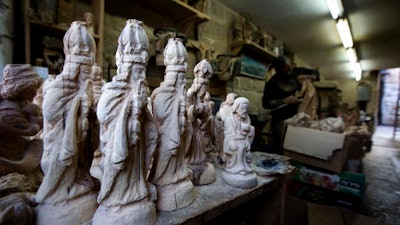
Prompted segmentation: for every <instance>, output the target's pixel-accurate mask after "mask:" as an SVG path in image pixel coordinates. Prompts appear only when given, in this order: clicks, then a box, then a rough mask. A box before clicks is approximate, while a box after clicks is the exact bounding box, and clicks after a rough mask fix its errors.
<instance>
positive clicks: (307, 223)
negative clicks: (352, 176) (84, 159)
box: [284, 196, 378, 225]
mask: <svg viewBox="0 0 400 225" xmlns="http://www.w3.org/2000/svg"><path fill="white" fill-rule="evenodd" d="M285 200H286V203H285V220H284V221H285V223H284V224H285V225H345V224H351V225H378V223H377V221H376V219H375V218H373V217H370V216H366V215H362V214H359V213H355V212H353V211H351V210H349V209H346V208H342V207H338V206H331V205H321V204H315V203H310V202H306V201H303V200H301V199H298V198H296V197H292V196H286V199H285Z"/></svg>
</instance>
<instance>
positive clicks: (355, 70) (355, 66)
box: [352, 62, 362, 81]
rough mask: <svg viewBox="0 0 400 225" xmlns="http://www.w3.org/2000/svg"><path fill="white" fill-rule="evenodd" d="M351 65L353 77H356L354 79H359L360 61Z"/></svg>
mask: <svg viewBox="0 0 400 225" xmlns="http://www.w3.org/2000/svg"><path fill="white" fill-rule="evenodd" d="M352 67H353V73H354V78H355V79H356V81H360V80H361V77H362V68H361V63H360V62H356V63H352Z"/></svg>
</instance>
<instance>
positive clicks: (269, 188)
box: [156, 168, 288, 225]
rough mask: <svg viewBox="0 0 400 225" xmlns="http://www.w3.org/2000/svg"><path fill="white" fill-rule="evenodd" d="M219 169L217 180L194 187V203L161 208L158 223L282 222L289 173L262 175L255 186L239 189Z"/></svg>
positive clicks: (167, 224) (247, 223)
mask: <svg viewBox="0 0 400 225" xmlns="http://www.w3.org/2000/svg"><path fill="white" fill-rule="evenodd" d="M216 172H217V180H216V182H215V183H213V184H210V185H204V186H197V187H195V188H196V192H197V193H196V194H197V197H196V200H195V201H194V202H193V204H192V205H190V206H188V207H186V208H183V209H179V210H175V211H171V212H158V220H157V223H156V224H157V225H176V224H190V225H195V224H196V225H197V224H207V225H212V224H229V225H235V224H238V225H239V224H246V225H251V224H270V225H278V224H280V225H282V224H283V217H284V202H285V201H284V196H285V184H286V178H287V176H288V175H277V176H273V177H260V176H259V177H258V185H257V186H256V187H255V188H252V189H240V188H236V187H233V186H230V185H228V184H225V183H224V182H223V181H222V180H221V170H220V169H218V168H217V169H216Z"/></svg>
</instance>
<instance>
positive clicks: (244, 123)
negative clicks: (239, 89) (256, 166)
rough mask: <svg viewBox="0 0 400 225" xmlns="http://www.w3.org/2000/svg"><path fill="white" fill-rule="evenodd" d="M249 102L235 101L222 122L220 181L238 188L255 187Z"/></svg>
mask: <svg viewBox="0 0 400 225" xmlns="http://www.w3.org/2000/svg"><path fill="white" fill-rule="evenodd" d="M248 107H249V100H247V99H246V98H243V97H239V98H237V99H235V102H234V103H233V105H232V112H231V113H230V114H229V115H228V116H227V118H226V119H225V121H224V134H225V139H224V154H225V159H226V163H225V169H224V171H223V172H222V180H223V181H224V182H225V183H227V184H229V185H232V186H235V187H239V188H253V187H255V186H257V175H256V173H255V172H254V171H253V170H252V169H251V167H250V165H249V164H250V162H251V152H250V148H251V143H252V142H253V138H254V127H253V126H252V125H251V122H250V117H249V114H248Z"/></svg>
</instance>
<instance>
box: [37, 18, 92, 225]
mask: <svg viewBox="0 0 400 225" xmlns="http://www.w3.org/2000/svg"><path fill="white" fill-rule="evenodd" d="M95 52H96V46H95V42H94V39H93V37H92V35H90V33H88V31H87V28H86V26H85V23H84V22H79V21H75V22H72V23H71V26H70V28H69V29H68V30H67V32H66V33H65V35H64V53H65V56H66V58H65V64H64V68H63V71H62V73H61V74H59V75H58V76H57V77H56V78H55V79H54V80H53V81H50V82H49V83H46V85H45V86H44V88H43V92H44V96H43V106H42V107H43V121H44V126H43V142H44V143H43V147H44V152H43V156H42V159H41V167H42V170H43V172H44V178H43V182H42V184H41V185H40V187H39V190H38V192H37V195H36V201H37V202H38V203H39V205H38V207H37V209H36V212H37V219H36V223H37V224H38V225H42V224H88V223H90V222H91V219H92V216H93V214H94V212H95V210H96V208H97V202H96V198H97V191H98V188H99V182H98V180H96V179H95V178H93V177H92V176H91V175H90V172H89V169H90V165H91V163H92V160H93V152H94V150H96V149H97V147H98V146H96V143H98V140H91V137H92V136H91V130H90V127H91V123H92V122H93V121H91V119H95V118H91V117H89V115H90V114H91V110H92V107H91V106H92V104H93V88H92V76H91V70H92V66H93V64H94V61H95Z"/></svg>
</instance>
